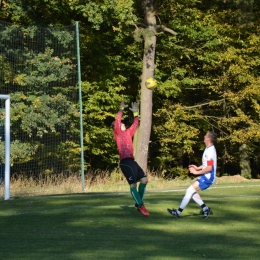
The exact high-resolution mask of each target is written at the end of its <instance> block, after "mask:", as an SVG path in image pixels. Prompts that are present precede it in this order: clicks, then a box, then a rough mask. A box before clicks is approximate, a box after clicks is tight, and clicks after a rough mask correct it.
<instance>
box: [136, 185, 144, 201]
mask: <svg viewBox="0 0 260 260" xmlns="http://www.w3.org/2000/svg"><path fill="white" fill-rule="evenodd" d="M145 190H146V184H144V183H140V184H139V187H138V192H139V195H140V198H141V200H142V201H143V200H144V194H145Z"/></svg>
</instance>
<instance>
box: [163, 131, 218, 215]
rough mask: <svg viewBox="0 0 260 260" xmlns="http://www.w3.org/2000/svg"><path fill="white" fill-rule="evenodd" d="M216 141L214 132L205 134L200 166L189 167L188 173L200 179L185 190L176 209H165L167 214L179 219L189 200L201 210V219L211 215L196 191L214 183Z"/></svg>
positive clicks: (209, 209)
mask: <svg viewBox="0 0 260 260" xmlns="http://www.w3.org/2000/svg"><path fill="white" fill-rule="evenodd" d="M216 141H217V134H216V133H214V132H207V133H206V135H205V136H204V143H205V145H206V148H205V150H204V153H203V156H202V165H201V166H196V165H194V164H192V165H189V171H190V173H192V174H194V175H200V177H199V178H198V179H196V181H195V182H194V183H193V184H191V185H190V186H189V188H188V189H187V190H186V194H185V196H184V197H183V199H182V202H181V204H180V206H179V208H178V209H167V210H168V212H169V213H170V214H171V215H173V216H175V217H176V218H179V217H180V215H181V213H182V211H183V210H184V208H185V207H186V206H187V205H188V203H189V201H190V199H191V198H192V199H193V200H194V201H195V202H196V203H197V204H198V205H199V206H200V207H201V208H202V213H203V218H207V217H208V216H209V214H210V213H211V208H210V207H208V206H206V204H205V203H204V202H203V200H202V199H201V197H200V195H199V194H198V193H197V191H199V190H205V189H207V188H208V187H209V186H211V185H212V184H213V183H215V180H216V169H217V153H216V149H215V146H214V143H215V142H216Z"/></svg>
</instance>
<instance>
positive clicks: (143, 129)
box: [136, 0, 156, 171]
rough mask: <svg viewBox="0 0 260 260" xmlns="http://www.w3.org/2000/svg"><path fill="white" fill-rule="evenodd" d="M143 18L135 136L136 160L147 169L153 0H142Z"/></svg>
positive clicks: (151, 95) (151, 93)
mask: <svg viewBox="0 0 260 260" xmlns="http://www.w3.org/2000/svg"><path fill="white" fill-rule="evenodd" d="M144 2H145V5H144V9H145V10H144V11H145V20H146V24H147V29H146V32H145V33H144V56H143V72H142V82H141V103H140V126H139V130H138V137H137V149H136V160H137V162H138V164H139V165H140V166H141V167H142V169H143V170H144V171H146V170H147V159H148V149H149V142H150V135H151V127H152V106H153V102H152V97H153V91H152V90H150V89H147V88H146V86H145V81H146V79H148V78H150V77H154V69H155V63H154V60H155V47H156V35H155V33H156V31H155V26H156V18H155V12H154V9H153V1H149V0H146V1H144Z"/></svg>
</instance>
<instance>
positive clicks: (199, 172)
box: [189, 166, 212, 175]
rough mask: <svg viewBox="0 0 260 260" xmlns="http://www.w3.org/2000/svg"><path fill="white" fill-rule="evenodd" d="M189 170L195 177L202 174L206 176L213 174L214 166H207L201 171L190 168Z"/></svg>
mask: <svg viewBox="0 0 260 260" xmlns="http://www.w3.org/2000/svg"><path fill="white" fill-rule="evenodd" d="M189 170H190V173H192V174H194V175H201V174H204V173H208V172H211V171H212V166H207V167H206V168H204V169H199V170H196V169H195V168H189Z"/></svg>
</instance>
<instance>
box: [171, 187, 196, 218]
mask: <svg viewBox="0 0 260 260" xmlns="http://www.w3.org/2000/svg"><path fill="white" fill-rule="evenodd" d="M194 193H196V189H195V188H194V187H193V186H192V185H190V186H189V187H188V189H187V190H186V193H185V195H184V197H183V199H182V201H181V204H180V206H179V208H178V209H167V210H168V212H169V213H170V214H171V215H173V216H175V217H176V218H179V217H180V215H181V213H182V211H183V210H184V208H185V207H186V206H187V205H188V203H189V202H190V199H191V197H192V196H193V194H194Z"/></svg>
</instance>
